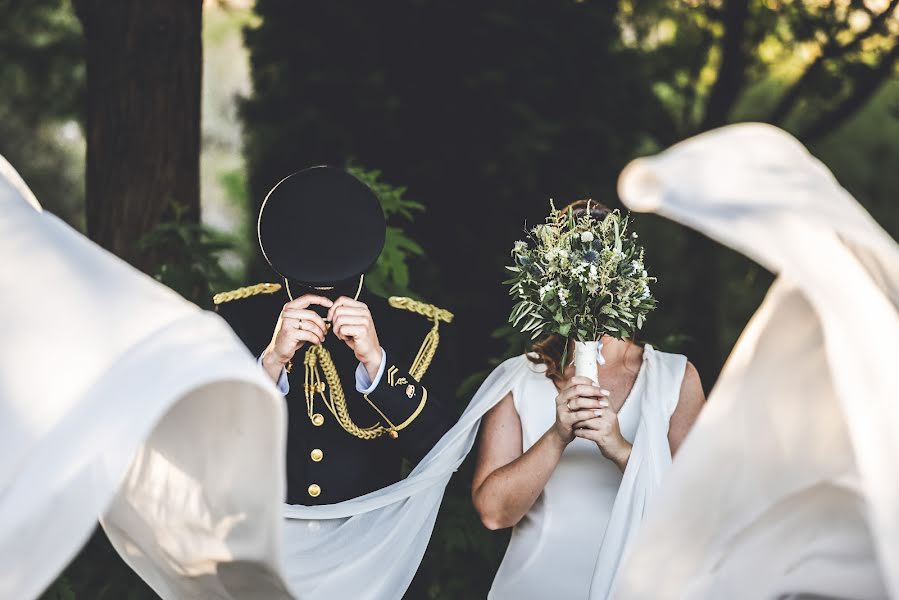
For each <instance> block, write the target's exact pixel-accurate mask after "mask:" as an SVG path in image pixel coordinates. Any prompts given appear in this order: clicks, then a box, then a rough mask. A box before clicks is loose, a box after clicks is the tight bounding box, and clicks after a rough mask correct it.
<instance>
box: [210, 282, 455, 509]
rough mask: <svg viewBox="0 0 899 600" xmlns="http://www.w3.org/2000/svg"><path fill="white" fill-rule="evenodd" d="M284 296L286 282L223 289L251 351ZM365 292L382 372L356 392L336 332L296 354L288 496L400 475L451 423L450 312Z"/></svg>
mask: <svg viewBox="0 0 899 600" xmlns="http://www.w3.org/2000/svg"><path fill="white" fill-rule="evenodd" d="M288 300H289V298H288V296H287V293H286V291H285V290H284V288H283V287H282V286H281V285H280V284H260V285H258V286H252V287H250V288H241V289H240V290H235V291H233V292H226V293H223V294H219V295H217V296H216V297H215V304H216V310H217V311H218V313H219V314H220V315H221V316H222V317H224V318H225V320H226V321H228V323H229V324H230V325H231V327H232V328H233V329H234V331H235V332H236V333H237V335H238V336H239V337H240V338H241V340H243V342H244V343H245V344H246V346H247V348H249V349H250V352H252V353H253V354H254V356H260V355H261V353H262V351H263V350H264V349H265V348H266V346H267V345H268V343H269V342H270V340H271V337H272V331H273V329H274V327H275V323H276V321H277V320H278V315H279V313H280V311H281V309H282V308H283V305H284V304H285V303H286V302H287V301H288ZM359 300H360V301H361V302H365V303H366V304H367V305H368V307H369V310H370V311H371V313H372V319H373V321H374V323H375V327H376V328H377V332H378V337H379V339H380V341H381V346H382V347H383V348H384V351H385V358H386V363H385V368H384V372H383V375H382V377H381V380H380V381H379V382H378V385H377V387H376V388H375V389H374V390H373V391H372V392H371V393H369V394H367V398H366V397H365V396H364V395H363V394H360V393H359V392H357V391H356V381H355V377H354V373H355V370H356V367H357V365H358V361H357V360H356V359H355V357H354V356H353V352H352V351H351V350H350V349H349V348H348V347H347V345H346V344H345V343H344V342H343V341H341V340H339V339H337V338H336V337H335V336H334V335H328V336H327V337H326V338H325V342H324V344H322V345H321V347H318V346H312V345H309V344H307V346H304V347H303V348H301V349H300V351H299V352H298V353H297V355H296V356H294V358H293V361H292V368H291V369H290V372H289V373H288V375H287V378H288V381H289V384H290V391H289V393H288V394H287V396H286V401H287V409H288V434H287V502H288V503H291V504H304V505H316V504H332V503H335V502H340V501H342V500H347V499H349V498H354V497H357V496H361V495H363V494H366V493H368V492H371V491H373V490H376V489H379V488H382V487H384V486H386V485H389V484H391V483H394V482H396V481H397V480H398V479H399V478H400V476H401V469H402V459H403V458H406V459H408V460H410V461H412V462H413V463H415V462H417V461H419V460H420V459H421V458H423V457H424V455H425V454H427V453H428V451H429V450H430V449H431V448H432V447H433V446H434V444H435V443H437V441H438V440H439V439H440V438H441V436H442V435H443V434H444V433H446V431H447V430H448V429H449V428H450V427H452V425H453V424H454V422H455V416H454V415H455V413H454V411H453V409H452V407H451V405H450V401H449V398H450V397H451V394H452V390H453V389H454V388H453V384H452V382H451V381H448V380H447V379H448V378H447V377H441V375H444V376H445V375H447V374H448V371H449V361H448V360H447V359H448V358H449V357H450V356H451V354H450V353H448V352H447V351H446V348H447V343H446V342H447V335H446V334H447V329H448V327H447V325H448V324H449V323H450V322H451V321H452V319H453V315H452V314H451V313H450V312H449V311H446V310H442V309H439V308H437V307H435V306H432V305H429V304H425V303H422V302H416V301H413V300H411V299H408V298H398V297H393V298H390V299H389V300H386V299H383V298H380V297H378V296H375V295H374V294H370V293H367V292H366V291H364V290H363V293H362V294H361V295H360V297H359ZM322 348H323V349H324V350H325V351H326V352H327V355H329V356H330V358H331V359H332V361H333V365H334V372H333V375H336V380H335V379H333V375H332V378H331V379H330V380H329V373H328V371H329V370H330V368H329V366H328V365H327V364H326V363H327V359H326V358H325V359H324V360H323V356H325V355H323V354H322V352H321V349H322ZM437 355H440V356H439V359H437ZM323 363H325V364H323ZM334 381H337V382H339V390H335V389H334V388H335V386H334V385H333V383H334ZM425 384H427V386H426V385H425ZM335 392H336V393H342V394H343V396H344V397H345V400H346V413H347V415H346V416H344V415H342V414H341V411H340V410H339V407H338V406H335V405H334V404H335V403H334V395H335ZM341 422H343V425H342V424H341ZM347 429H351V431H347Z"/></svg>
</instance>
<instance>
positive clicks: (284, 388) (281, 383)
mask: <svg viewBox="0 0 899 600" xmlns="http://www.w3.org/2000/svg"><path fill="white" fill-rule="evenodd" d="M256 364H257V365H259V368H260V369H261V368H262V355H261V354H260V355H259V358H257V359H256ZM277 385H278V391H279V392H281V395H282V396H286V395H287V393H288V392H290V382H289V381H287V369H285V368H284V367H281V375H279V376H278V384H277Z"/></svg>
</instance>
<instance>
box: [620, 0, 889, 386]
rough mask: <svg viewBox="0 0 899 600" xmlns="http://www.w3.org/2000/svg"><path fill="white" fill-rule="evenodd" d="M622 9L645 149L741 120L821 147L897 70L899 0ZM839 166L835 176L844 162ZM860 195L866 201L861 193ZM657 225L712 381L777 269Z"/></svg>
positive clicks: (680, 313) (675, 301) (679, 309)
mask: <svg viewBox="0 0 899 600" xmlns="http://www.w3.org/2000/svg"><path fill="white" fill-rule="evenodd" d="M619 5H620V8H621V10H620V15H619V22H620V24H621V31H622V41H623V42H624V43H625V44H626V46H627V47H629V48H632V49H634V50H636V51H638V52H639V53H640V55H641V57H642V63H643V65H644V68H645V69H646V71H647V73H648V74H649V77H650V78H651V80H652V82H653V93H654V96H655V97H656V99H657V100H658V101H659V105H660V110H658V111H656V112H654V113H653V115H652V117H651V118H650V119H649V120H648V121H647V122H646V124H645V126H646V131H647V133H648V135H649V138H650V139H651V140H652V143H651V144H650V145H648V146H647V148H646V150H647V151H656V150H659V149H662V148H665V147H667V146H670V145H671V144H672V143H674V142H677V141H679V140H681V139H684V138H686V137H689V136H691V135H695V134H697V133H700V132H702V131H706V130H708V129H712V128H715V127H720V126H722V125H725V124H727V123H729V122H733V121H743V120H755V121H767V122H770V123H773V124H776V125H779V126H781V127H785V128H786V129H788V130H790V131H792V132H793V133H794V134H796V135H797V136H798V137H799V138H800V140H802V141H804V142H805V143H807V144H812V145H813V150H814V149H815V146H816V145H817V144H818V143H820V142H822V141H826V140H827V139H828V137H830V138H833V137H834V136H833V135H832V134H834V133H840V128H841V126H843V125H844V124H846V123H847V122H848V120H849V119H850V118H852V117H853V116H855V115H856V114H857V113H858V112H859V111H860V110H861V109H863V108H865V107H866V106H868V104H869V102H870V101H871V99H872V98H873V97H874V96H875V94H876V93H877V92H878V91H879V90H880V88H881V86H882V84H883V83H884V82H886V81H887V80H888V79H889V78H891V77H894V75H895V72H896V69H895V65H896V60H897V58H899V19H897V16H899V11H897V5H899V0H873V1H872V0H844V1H834V2H817V1H814V0H689V1H686V2H684V1H681V0H622V1H621V2H619ZM858 150H859V148H856V149H855V151H854V152H855V154H859V151H858ZM872 150H873V152H866V153H865V154H867V155H870V154H874V155H875V156H869V157H870V158H871V159H873V161H869V164H870V162H881V161H882V160H883V158H884V157H883V145H881V147H880V148H879V149H877V150H874V149H872ZM833 154H834V153H833V152H831V155H833ZM878 159H880V160H878ZM833 166H834V168H835V171H836V172H837V174H838V175H840V174H841V173H840V168H839V166H840V165H839V163H837V164H834V165H833ZM865 170H867V169H865ZM853 175H854V173H847V176H853ZM859 189H861V186H856V187H855V190H859ZM861 200H862V201H863V202H866V198H864V196H863V195H862V197H861ZM659 231H660V232H664V233H665V235H664V237H665V238H666V239H668V240H669V243H670V244H671V245H672V246H680V247H681V251H680V252H679V253H677V254H675V255H673V256H672V255H671V254H667V255H666V256H664V257H662V258H663V260H665V261H666V262H667V261H669V260H670V259H672V258H673V259H674V260H675V261H676V262H675V263H671V264H670V265H662V267H661V268H660V269H657V271H659V272H665V271H669V272H670V273H671V274H672V275H674V273H676V272H679V276H678V277H677V282H676V283H675V284H674V285H673V286H672V287H671V288H670V289H669V290H667V291H668V292H670V295H669V296H668V300H669V302H668V306H669V307H670V308H671V309H672V310H673V314H674V316H675V320H676V322H677V323H679V324H680V331H683V332H685V333H687V334H688V336H689V339H688V340H687V343H686V344H685V345H684V349H685V350H686V351H687V352H688V354H689V355H690V358H691V360H693V362H694V363H695V364H696V365H697V367H698V368H699V371H700V373H702V374H703V376H704V379H705V382H706V384H707V386H708V384H710V383H712V382H714V380H715V378H716V377H717V373H718V370H719V368H720V365H721V364H722V362H723V360H724V357H725V356H726V354H727V351H728V349H729V348H730V347H731V346H732V344H733V342H734V341H735V340H736V336H737V334H738V333H739V331H740V330H741V329H742V326H743V324H744V323H745V322H746V319H747V318H748V316H749V315H750V314H751V312H752V311H753V310H754V308H755V307H756V306H757V305H758V303H759V301H760V300H761V297H762V295H763V293H764V290H765V289H766V288H767V282H769V281H770V276H769V275H767V274H766V273H764V272H763V271H761V270H760V269H759V268H758V267H757V266H756V265H754V264H752V263H750V262H749V261H748V260H746V259H744V258H742V257H740V256H739V255H737V254H735V253H733V252H730V251H728V250H725V249H724V248H722V247H720V246H717V245H716V244H713V243H712V242H710V241H709V240H707V239H706V238H703V237H702V236H700V235H699V234H696V233H692V232H684V231H679V230H678V229H676V228H666V227H665V226H660V227H659ZM669 267H670V268H669ZM660 279H662V275H660ZM664 304H665V302H664V301H663V305H664ZM670 316H672V314H671V313H669V314H668V315H666V317H670Z"/></svg>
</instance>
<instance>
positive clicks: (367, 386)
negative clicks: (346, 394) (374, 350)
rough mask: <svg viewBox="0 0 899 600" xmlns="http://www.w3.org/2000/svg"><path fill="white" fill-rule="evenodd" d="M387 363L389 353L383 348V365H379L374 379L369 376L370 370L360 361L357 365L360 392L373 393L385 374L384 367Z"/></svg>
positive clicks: (357, 387) (357, 385)
mask: <svg viewBox="0 0 899 600" xmlns="http://www.w3.org/2000/svg"><path fill="white" fill-rule="evenodd" d="M386 365H387V353H386V352H385V351H384V348H381V366H380V367H378V374H377V375H375V379H374V381H372V380H371V379H370V378H369V376H368V370H367V369H366V368H365V367H364V366H362V363H359V364H358V365H357V366H356V391H357V392H359V393H360V394H371V393H372V392H373V391H374V390H375V388H376V387H378V384H379V383H381V377H382V376H383V375H384V367H385V366H386Z"/></svg>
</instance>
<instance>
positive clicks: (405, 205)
mask: <svg viewBox="0 0 899 600" xmlns="http://www.w3.org/2000/svg"><path fill="white" fill-rule="evenodd" d="M347 170H348V171H349V172H350V173H352V174H353V175H355V176H356V177H357V178H359V180H361V181H363V182H365V183H366V184H367V185H368V187H370V188H371V189H372V191H374V193H375V195H376V196H377V197H378V200H380V201H381V208H382V209H383V211H384V217H385V218H386V219H387V239H386V240H385V241H384V250H383V251H382V252H381V256H380V257H378V262H377V264H375V267H374V269H372V271H371V272H370V273H368V274H367V275H366V277H365V283H366V285H367V286H368V287H369V289H370V290H372V291H373V292H374V293H375V294H378V295H380V296H383V297H388V296H392V295H400V296H408V295H410V294H412V290H411V289H410V287H409V284H410V282H409V266H410V265H409V263H410V261H412V260H413V259H415V258H416V257H420V256H422V254H423V252H424V251H423V250H422V249H421V246H420V245H419V244H418V242H416V241H414V240H413V239H412V238H410V237H409V236H408V235H407V234H406V232H405V230H404V228H403V227H401V226H400V225H398V222H399V221H400V220H402V221H405V222H406V223H407V224H409V225H411V224H412V223H413V221H414V220H415V213H417V212H422V211H423V210H424V206H423V205H422V204H419V203H418V202H415V201H414V200H409V199H408V198H406V188H404V187H393V186H392V185H390V184H388V183H385V182H383V181H381V172H380V171H367V170H366V169H365V168H363V167H360V166H359V165H356V164H353V163H350V164H349V165H348V166H347Z"/></svg>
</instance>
